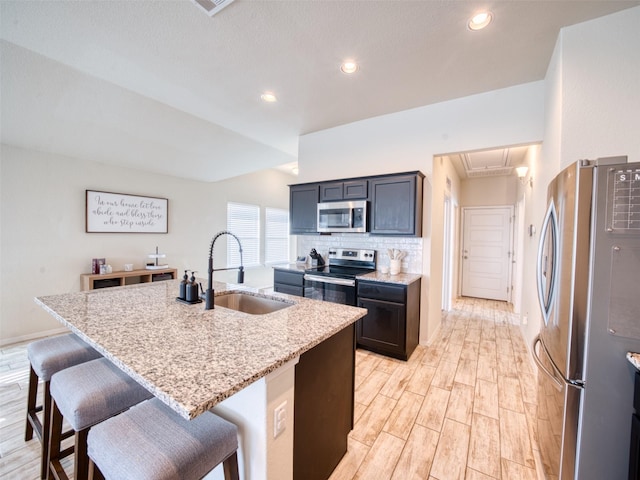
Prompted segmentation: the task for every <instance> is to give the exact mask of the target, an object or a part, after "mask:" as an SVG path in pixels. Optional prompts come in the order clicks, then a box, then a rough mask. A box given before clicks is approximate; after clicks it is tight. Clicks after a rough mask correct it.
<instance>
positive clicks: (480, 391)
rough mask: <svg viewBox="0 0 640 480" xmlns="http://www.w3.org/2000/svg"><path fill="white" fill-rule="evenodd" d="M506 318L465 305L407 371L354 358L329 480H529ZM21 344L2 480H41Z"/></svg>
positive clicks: (0, 402) (530, 392)
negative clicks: (339, 448)
mask: <svg viewBox="0 0 640 480" xmlns="http://www.w3.org/2000/svg"><path fill="white" fill-rule="evenodd" d="M512 318H513V315H512V314H511V313H510V309H509V306H508V305H507V304H506V303H504V302H494V301H487V300H478V299H469V298H463V299H459V300H458V301H456V302H455V303H454V308H453V310H452V311H451V312H449V313H447V314H446V315H444V318H443V322H442V327H441V330H440V332H439V334H438V338H437V339H436V340H435V341H434V342H433V344H432V345H431V346H428V347H425V346H418V347H417V349H416V350H415V352H414V353H413V355H412V356H411V358H410V359H409V361H407V362H403V361H400V360H394V359H390V358H388V357H384V356H381V355H377V354H374V353H371V352H367V351H364V350H358V352H357V354H356V408H355V427H354V429H353V431H352V432H351V434H350V435H349V451H348V453H347V454H346V455H345V457H344V458H343V460H342V462H341V463H340V464H339V465H338V467H337V468H336V470H335V471H334V473H333V475H332V476H331V479H330V480H352V479H353V480H384V479H392V480H410V479H425V480H449V479H467V480H482V479H485V480H487V479H488V480H490V479H504V480H521V479H522V480H529V479H531V480H537V478H538V476H537V474H536V462H535V460H534V456H535V455H534V453H535V450H536V449H537V443H536V432H535V427H534V419H535V414H536V385H537V383H536V374H535V371H534V369H533V367H532V364H531V362H530V359H529V353H528V350H527V347H526V345H525V343H524V340H523V338H522V335H521V333H520V329H519V327H517V326H514V325H513V324H512ZM26 345H27V344H26V343H24V344H21V345H15V346H9V347H5V348H3V349H1V350H0V478H2V479H4V478H6V479H20V480H22V479H25V480H37V479H38V478H39V466H40V444H39V442H38V441H37V440H36V439H34V440H31V441H29V442H25V441H24V421H25V420H24V419H25V408H26V395H27V387H28V373H29V363H28V360H27V354H26ZM71 462H72V457H69V458H67V459H65V462H64V465H65V467H69V466H70V465H71ZM69 470H70V469H68V471H69Z"/></svg>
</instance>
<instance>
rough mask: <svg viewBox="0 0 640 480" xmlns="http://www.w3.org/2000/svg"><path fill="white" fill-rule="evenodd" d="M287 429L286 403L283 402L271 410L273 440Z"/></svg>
mask: <svg viewBox="0 0 640 480" xmlns="http://www.w3.org/2000/svg"><path fill="white" fill-rule="evenodd" d="M286 428H287V401H286V400H285V401H284V402H282V403H281V404H280V405H278V406H277V407H276V408H275V409H274V410H273V438H276V437H277V436H278V435H280V434H281V433H282V432H284V431H285V429H286Z"/></svg>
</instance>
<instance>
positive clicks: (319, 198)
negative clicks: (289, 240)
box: [289, 172, 424, 237]
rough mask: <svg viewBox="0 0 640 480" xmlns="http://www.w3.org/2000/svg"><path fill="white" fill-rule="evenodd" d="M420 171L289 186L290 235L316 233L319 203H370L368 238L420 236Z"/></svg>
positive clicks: (421, 177)
mask: <svg viewBox="0 0 640 480" xmlns="http://www.w3.org/2000/svg"><path fill="white" fill-rule="evenodd" d="M423 178H424V175H422V173H420V172H409V173H400V174H390V175H380V176H373V177H366V178H350V179H345V180H336V181H330V182H319V183H305V184H299V185H291V186H290V187H289V188H290V204H289V224H290V232H291V234H292V235H300V234H312V233H317V229H318V225H317V224H318V218H317V217H318V214H317V205H318V202H334V201H341V200H342V201H344V200H365V199H366V200H368V201H369V230H368V231H369V232H370V234H371V235H401V236H407V237H419V236H420V235H422V182H423Z"/></svg>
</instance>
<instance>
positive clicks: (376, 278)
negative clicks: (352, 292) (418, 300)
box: [356, 270, 422, 285]
mask: <svg viewBox="0 0 640 480" xmlns="http://www.w3.org/2000/svg"><path fill="white" fill-rule="evenodd" d="M356 278H357V279H358V280H369V281H372V282H384V283H397V284H400V285H410V284H412V283H413V282H417V281H418V280H420V278H422V275H418V274H416V273H398V274H397V275H391V274H390V273H382V272H379V271H377V270H376V271H375V272H372V273H367V274H365V275H358V276H357V277H356Z"/></svg>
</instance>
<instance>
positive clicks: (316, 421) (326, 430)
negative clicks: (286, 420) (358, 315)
mask: <svg viewBox="0 0 640 480" xmlns="http://www.w3.org/2000/svg"><path fill="white" fill-rule="evenodd" d="M295 375H296V377H295V399H296V401H295V403H294V419H293V478H294V480H326V479H327V478H329V476H331V472H333V470H334V469H335V468H336V466H337V465H338V463H340V460H341V459H342V457H343V456H344V455H345V453H347V438H348V435H349V432H350V431H351V429H352V428H353V412H354V391H353V390H354V381H355V332H354V326H353V325H349V326H348V327H346V328H344V329H343V330H341V331H340V332H338V333H336V334H335V335H334V336H332V337H330V338H328V339H327V340H325V341H324V342H322V343H320V344H319V345H317V346H315V347H313V348H312V349H311V350H309V351H307V352H305V353H303V354H302V355H301V356H300V361H299V362H298V364H297V365H296V373H295Z"/></svg>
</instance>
